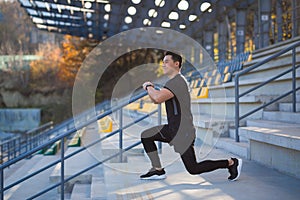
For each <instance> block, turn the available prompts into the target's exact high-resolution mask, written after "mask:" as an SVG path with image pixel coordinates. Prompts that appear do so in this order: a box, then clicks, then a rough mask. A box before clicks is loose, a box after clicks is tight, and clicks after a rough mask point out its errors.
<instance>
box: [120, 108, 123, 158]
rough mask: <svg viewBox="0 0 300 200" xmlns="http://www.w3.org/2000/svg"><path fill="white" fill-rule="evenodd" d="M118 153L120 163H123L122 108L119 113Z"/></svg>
mask: <svg viewBox="0 0 300 200" xmlns="http://www.w3.org/2000/svg"><path fill="white" fill-rule="evenodd" d="M119 112H120V113H119V152H120V162H122V161H123V153H121V152H122V149H123V108H120V111H119Z"/></svg>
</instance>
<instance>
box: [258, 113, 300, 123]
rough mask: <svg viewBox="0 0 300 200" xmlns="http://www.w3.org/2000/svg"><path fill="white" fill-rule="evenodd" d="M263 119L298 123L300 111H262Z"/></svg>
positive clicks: (299, 121)
mask: <svg viewBox="0 0 300 200" xmlns="http://www.w3.org/2000/svg"><path fill="white" fill-rule="evenodd" d="M263 119H264V120H270V121H280V122H288V123H297V124H300V113H292V112H280V111H264V112H263Z"/></svg>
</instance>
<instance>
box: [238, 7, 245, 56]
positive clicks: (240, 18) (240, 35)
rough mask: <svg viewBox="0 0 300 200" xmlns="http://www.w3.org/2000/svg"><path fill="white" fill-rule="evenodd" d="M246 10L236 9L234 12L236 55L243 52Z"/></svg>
mask: <svg viewBox="0 0 300 200" xmlns="http://www.w3.org/2000/svg"><path fill="white" fill-rule="evenodd" d="M246 16H247V10H246V9H244V8H238V9H237V10H236V54H237V55H238V54H240V53H243V52H244V49H245V32H246V23H247V22H246V21H247V19H246Z"/></svg>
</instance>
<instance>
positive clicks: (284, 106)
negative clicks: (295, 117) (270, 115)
mask: <svg viewBox="0 0 300 200" xmlns="http://www.w3.org/2000/svg"><path fill="white" fill-rule="evenodd" d="M279 110H280V111H282V112H292V111H293V104H292V103H280V104H279ZM296 112H300V103H296Z"/></svg>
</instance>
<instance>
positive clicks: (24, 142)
mask: <svg viewBox="0 0 300 200" xmlns="http://www.w3.org/2000/svg"><path fill="white" fill-rule="evenodd" d="M52 125H53V122H52V121H50V122H48V123H46V124H43V125H42V126H39V127H37V128H35V129H32V130H29V131H27V132H26V133H24V134H22V135H19V136H17V137H13V138H10V139H8V140H5V141H2V142H1V144H0V153H1V155H0V162H1V163H3V162H7V161H9V160H11V159H13V158H15V157H17V156H19V155H21V154H22V153H24V152H27V151H28V150H29V149H32V148H34V147H36V146H38V145H39V144H41V143H42V142H43V141H46V140H48V135H47V134H44V133H45V132H46V131H48V130H50V129H51V128H52Z"/></svg>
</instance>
